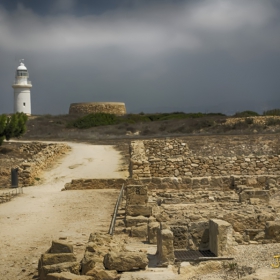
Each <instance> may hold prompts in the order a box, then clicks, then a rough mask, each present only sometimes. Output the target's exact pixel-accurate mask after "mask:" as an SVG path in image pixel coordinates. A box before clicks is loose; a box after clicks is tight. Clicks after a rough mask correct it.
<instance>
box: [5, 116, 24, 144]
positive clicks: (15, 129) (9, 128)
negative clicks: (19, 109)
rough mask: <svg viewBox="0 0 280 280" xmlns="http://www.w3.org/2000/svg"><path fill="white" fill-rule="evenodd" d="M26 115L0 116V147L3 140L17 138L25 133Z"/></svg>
mask: <svg viewBox="0 0 280 280" xmlns="http://www.w3.org/2000/svg"><path fill="white" fill-rule="evenodd" d="M27 119H28V117H27V115H25V114H24V113H16V114H13V115H11V116H6V115H5V114H4V115H0V146H1V145H2V143H3V141H4V139H6V140H10V139H11V138H18V137H20V136H21V135H22V134H24V133H25V132H26V122H27Z"/></svg>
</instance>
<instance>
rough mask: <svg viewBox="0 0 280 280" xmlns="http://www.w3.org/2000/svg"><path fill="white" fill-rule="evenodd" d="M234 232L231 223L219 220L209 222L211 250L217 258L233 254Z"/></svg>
mask: <svg viewBox="0 0 280 280" xmlns="http://www.w3.org/2000/svg"><path fill="white" fill-rule="evenodd" d="M232 232H233V229H232V226H231V224H230V223H228V222H226V221H223V220H218V219H212V220H209V249H210V251H211V252H212V253H214V254H215V256H216V257H221V256H227V255H230V254H232V253H233V237H232Z"/></svg>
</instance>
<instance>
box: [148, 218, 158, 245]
mask: <svg viewBox="0 0 280 280" xmlns="http://www.w3.org/2000/svg"><path fill="white" fill-rule="evenodd" d="M159 228H160V224H159V223H158V222H155V221H154V222H149V224H148V242H149V243H150V244H157V230H158V229H159Z"/></svg>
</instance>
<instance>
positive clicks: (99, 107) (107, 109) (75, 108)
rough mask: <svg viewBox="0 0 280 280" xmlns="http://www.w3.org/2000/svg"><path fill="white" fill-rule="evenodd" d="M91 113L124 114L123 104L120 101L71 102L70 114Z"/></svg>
mask: <svg viewBox="0 0 280 280" xmlns="http://www.w3.org/2000/svg"><path fill="white" fill-rule="evenodd" d="M91 113H108V114H114V115H118V116H122V115H125V114H126V108H125V104H124V103H121V102H91V103H72V104H71V105H70V108H69V114H70V115H87V114H91Z"/></svg>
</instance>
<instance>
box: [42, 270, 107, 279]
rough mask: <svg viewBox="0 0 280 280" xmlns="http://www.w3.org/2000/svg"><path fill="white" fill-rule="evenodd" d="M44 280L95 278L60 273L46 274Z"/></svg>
mask: <svg viewBox="0 0 280 280" xmlns="http://www.w3.org/2000/svg"><path fill="white" fill-rule="evenodd" d="M103 279H105V278H103ZM46 280H95V278H93V277H91V276H86V275H76V274H73V273H70V272H61V273H50V274H48V275H47V277H46Z"/></svg>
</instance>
